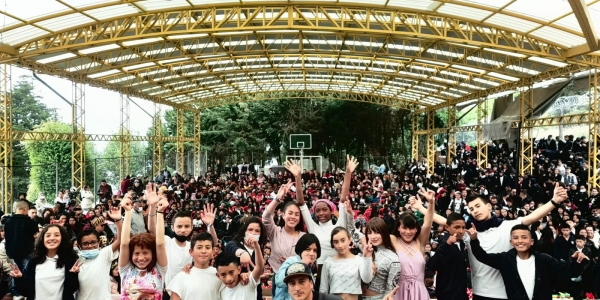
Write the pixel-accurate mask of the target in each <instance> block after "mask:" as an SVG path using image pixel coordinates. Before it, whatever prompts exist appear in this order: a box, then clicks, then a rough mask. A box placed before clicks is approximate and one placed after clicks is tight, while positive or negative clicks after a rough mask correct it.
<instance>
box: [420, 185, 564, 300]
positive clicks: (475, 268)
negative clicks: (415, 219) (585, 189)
mask: <svg viewBox="0 0 600 300" xmlns="http://www.w3.org/2000/svg"><path fill="white" fill-rule="evenodd" d="M567 198H568V195H567V191H566V190H565V189H564V188H563V187H561V186H559V185H558V183H557V184H556V186H555V188H554V196H553V197H552V200H550V201H549V202H548V203H546V204H544V205H543V206H541V207H539V208H537V209H536V210H535V211H533V212H532V213H531V214H529V215H528V216H526V217H521V218H518V219H516V220H510V221H508V220H507V221H504V220H502V219H500V218H498V217H497V216H494V215H493V214H492V205H491V204H490V202H489V200H488V199H487V198H485V197H475V198H472V199H469V201H468V203H467V205H468V207H469V212H470V218H469V221H468V223H467V226H469V227H470V226H472V225H474V226H475V227H476V229H477V232H478V235H479V237H478V238H479V240H480V243H481V247H482V248H483V249H484V251H486V252H488V253H499V252H505V251H508V250H510V249H511V248H512V246H511V244H510V240H509V239H507V238H506V236H510V230H511V229H512V227H513V226H514V225H518V224H523V225H527V226H529V225H531V224H533V223H535V222H537V221H539V220H540V219H542V218H543V217H545V216H546V215H548V214H549V213H550V212H551V211H552V210H553V209H554V208H556V207H559V206H560V203H562V202H563V201H565V200H566V199H567ZM411 205H412V206H413V208H414V209H418V210H419V211H420V212H421V213H425V212H426V211H427V209H426V208H425V207H423V204H422V203H421V201H420V200H416V201H415V202H413V203H411ZM433 221H434V222H435V223H437V224H439V225H444V224H445V223H446V218H444V217H442V216H440V215H434V217H433ZM470 242H471V240H470V239H468V238H465V244H466V246H467V250H468V254H469V262H470V263H471V269H472V273H471V277H472V279H473V300H492V299H507V296H506V289H505V287H504V283H503V281H502V276H501V275H500V272H499V271H498V270H496V269H493V268H491V267H489V266H487V265H484V264H483V263H481V262H480V261H478V260H477V259H476V258H475V256H474V255H473V251H472V248H471V243H470Z"/></svg>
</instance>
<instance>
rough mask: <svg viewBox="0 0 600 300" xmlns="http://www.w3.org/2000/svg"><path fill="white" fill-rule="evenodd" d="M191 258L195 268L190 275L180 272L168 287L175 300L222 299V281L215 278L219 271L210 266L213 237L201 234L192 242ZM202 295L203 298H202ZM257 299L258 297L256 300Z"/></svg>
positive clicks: (204, 233)
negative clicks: (220, 292)
mask: <svg viewBox="0 0 600 300" xmlns="http://www.w3.org/2000/svg"><path fill="white" fill-rule="evenodd" d="M190 246H191V249H190V250H189V253H190V256H191V257H192V260H193V261H194V266H193V267H192V269H191V270H190V273H189V274H187V273H185V272H179V273H178V274H177V275H175V277H174V278H173V280H171V282H170V283H169V285H168V286H167V291H168V292H169V293H171V299H173V300H180V299H183V300H193V299H198V297H201V298H202V299H205V300H217V299H220V296H219V291H220V290H221V288H222V284H221V281H220V280H219V278H217V277H215V273H216V272H217V269H215V268H214V267H211V266H210V260H211V259H212V256H213V246H214V241H213V237H212V236H211V235H210V234H208V233H206V232H203V233H199V234H196V235H195V236H194V237H192V240H191V241H190ZM200 295H201V296H200ZM254 299H256V297H255V298H254Z"/></svg>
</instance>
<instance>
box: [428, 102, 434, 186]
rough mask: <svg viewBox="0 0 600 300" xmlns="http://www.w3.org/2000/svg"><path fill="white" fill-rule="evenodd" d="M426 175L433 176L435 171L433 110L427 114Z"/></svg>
mask: <svg viewBox="0 0 600 300" xmlns="http://www.w3.org/2000/svg"><path fill="white" fill-rule="evenodd" d="M426 118H427V131H428V133H427V174H429V175H433V173H434V170H435V139H434V138H435V134H434V133H433V132H432V130H433V129H434V128H435V122H434V121H435V110H430V111H428V112H427V116H426Z"/></svg>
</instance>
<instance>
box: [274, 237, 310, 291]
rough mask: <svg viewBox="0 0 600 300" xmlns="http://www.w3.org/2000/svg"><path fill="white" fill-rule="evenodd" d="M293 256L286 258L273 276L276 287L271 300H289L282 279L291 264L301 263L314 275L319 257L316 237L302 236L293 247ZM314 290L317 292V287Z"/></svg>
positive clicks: (286, 288) (285, 285)
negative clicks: (311, 270)
mask: <svg viewBox="0 0 600 300" xmlns="http://www.w3.org/2000/svg"><path fill="white" fill-rule="evenodd" d="M294 252H295V253H296V255H295V256H290V257H288V258H287V259H286V260H285V262H284V263H283V264H282V265H281V267H280V268H279V272H277V273H276V274H275V282H274V284H273V285H274V286H277V288H276V290H275V294H274V296H273V300H291V299H292V298H291V296H290V294H289V292H288V287H287V284H285V282H283V279H284V278H285V271H286V270H287V268H288V267H289V266H290V265H292V264H293V263H297V262H303V263H305V264H307V265H309V266H311V267H312V268H313V269H314V270H313V275H316V274H317V272H316V264H315V263H316V262H317V259H318V258H319V256H321V245H320V244H319V239H318V238H317V236H316V235H314V234H311V233H308V234H305V235H303V236H302V237H301V238H300V239H299V240H298V243H296V246H295V247H294ZM314 289H315V290H316V291H318V290H319V287H318V286H315V287H314Z"/></svg>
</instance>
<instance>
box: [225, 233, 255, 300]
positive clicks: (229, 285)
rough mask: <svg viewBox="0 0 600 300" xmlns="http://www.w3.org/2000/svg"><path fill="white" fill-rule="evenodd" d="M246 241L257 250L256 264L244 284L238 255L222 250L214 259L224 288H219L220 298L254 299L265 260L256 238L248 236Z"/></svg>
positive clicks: (230, 299) (227, 299)
mask: <svg viewBox="0 0 600 300" xmlns="http://www.w3.org/2000/svg"><path fill="white" fill-rule="evenodd" d="M248 243H249V244H252V245H253V246H254V249H257V251H255V255H256V257H255V261H256V265H255V266H254V270H253V271H252V274H251V276H250V279H249V282H248V284H246V285H243V284H242V283H241V280H240V274H241V273H242V267H241V266H240V258H239V257H237V256H235V254H234V253H231V252H223V253H221V254H219V256H217V258H216V259H215V266H216V267H217V277H218V278H219V279H220V280H221V282H223V284H224V285H225V288H224V289H222V290H221V300H256V297H257V296H256V292H257V288H260V275H261V274H262V272H263V269H264V268H265V262H264V259H263V254H262V251H261V250H260V245H259V244H258V240H256V239H255V238H253V237H249V238H248Z"/></svg>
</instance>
